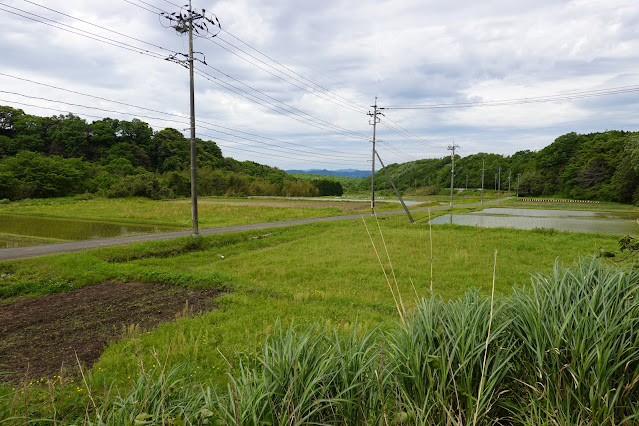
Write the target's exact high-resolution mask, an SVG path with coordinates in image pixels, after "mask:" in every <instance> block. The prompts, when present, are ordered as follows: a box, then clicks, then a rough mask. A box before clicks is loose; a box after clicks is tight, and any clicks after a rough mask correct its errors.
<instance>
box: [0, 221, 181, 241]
mask: <svg viewBox="0 0 639 426" xmlns="http://www.w3.org/2000/svg"><path fill="white" fill-rule="evenodd" d="M175 229H176V228H172V227H168V226H155V225H137V224H129V223H116V222H97V221H90V220H76V219H60V218H50V217H39V216H29V215H0V233H4V234H13V235H24V236H29V237H40V238H53V239H59V240H67V241H69V240H71V241H81V240H91V239H99V238H112V237H120V236H123V235H129V234H151V233H156V232H167V231H173V230H175ZM31 244H33V243H31ZM31 244H29V243H26V244H25V243H23V242H20V241H19V240H17V241H5V243H4V244H2V245H1V246H0V247H6V248H10V247H19V246H21V245H31Z"/></svg>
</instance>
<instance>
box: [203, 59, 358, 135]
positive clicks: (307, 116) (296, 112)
mask: <svg viewBox="0 0 639 426" xmlns="http://www.w3.org/2000/svg"><path fill="white" fill-rule="evenodd" d="M204 65H206V66H207V67H209V68H211V69H213V70H215V71H217V72H219V73H220V74H222V75H224V76H225V77H228V78H230V79H232V80H233V81H236V82H238V83H239V84H241V85H243V86H246V87H248V88H249V89H251V90H253V91H255V92H257V93H259V94H261V95H262V96H264V97H266V98H268V99H272V100H274V101H275V102H277V103H280V104H282V105H284V106H285V107H287V108H289V109H290V111H291V112H292V114H293V115H296V116H298V117H301V118H303V119H305V120H308V119H312V120H316V121H319V122H321V123H323V124H322V125H325V126H328V127H331V128H334V129H338V130H339V131H341V132H345V133H346V134H350V135H351V137H353V136H354V137H357V138H360V139H368V138H367V137H366V136H364V135H360V134H359V133H357V132H355V131H353V130H349V129H346V128H344V127H340V126H337V125H335V124H333V123H330V122H328V121H326V120H322V119H321V118H318V117H314V116H312V115H310V114H308V113H306V112H304V111H302V110H300V109H298V108H295V107H293V106H290V105H288V104H287V103H285V102H282V101H280V100H278V99H275V98H274V97H272V96H270V95H267V94H266V93H264V92H262V91H260V90H258V89H255V88H254V87H252V86H250V85H248V84H246V83H243V82H241V81H240V80H238V79H236V78H234V77H231V76H230V75H228V74H226V73H224V72H222V71H220V70H219V69H217V68H215V67H213V66H211V65H208V64H204ZM198 71H199V72H201V73H203V74H205V75H207V76H209V77H211V78H214V79H216V80H218V81H220V82H222V84H225V85H227V86H231V87H233V88H235V89H237V90H239V91H241V92H243V93H246V94H247V95H249V96H253V97H255V98H257V97H256V96H255V95H252V94H250V93H248V92H246V91H245V90H242V89H239V88H237V87H235V86H232V85H230V84H229V83H226V82H223V81H222V80H219V79H218V78H217V77H214V76H212V75H210V74H208V73H206V72H204V71H202V70H199V69H198ZM235 93H237V92H235ZM257 99H259V98H257ZM249 100H250V99H249ZM263 101H264V102H266V103H268V104H269V105H272V106H274V107H275V108H278V109H284V108H282V107H280V106H278V105H275V104H273V103H272V102H269V101H265V100H263ZM284 110H285V111H287V110H286V109H284ZM287 112H289V111H287Z"/></svg>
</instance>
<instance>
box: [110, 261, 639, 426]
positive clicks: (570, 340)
mask: <svg viewBox="0 0 639 426" xmlns="http://www.w3.org/2000/svg"><path fill="white" fill-rule="evenodd" d="M638 282H639V271H638V270H635V269H623V268H620V267H617V266H607V265H605V264H603V263H602V262H601V261H599V260H595V259H587V260H583V261H581V262H579V263H577V264H576V265H575V266H573V267H572V268H568V269H563V268H561V267H559V266H556V267H555V270H554V271H553V273H552V274H549V275H538V276H535V277H534V278H533V280H532V283H531V284H530V285H529V286H528V287H526V288H522V289H519V290H516V291H515V292H514V293H513V294H512V295H511V296H509V297H505V298H502V299H500V300H499V301H497V302H496V303H495V304H494V306H493V308H494V309H492V311H491V301H492V299H490V298H488V297H483V296H481V295H480V294H479V293H478V292H477V291H475V290H473V291H469V292H467V293H466V295H465V296H464V297H463V298H461V299H459V300H456V301H452V302H444V301H443V300H442V299H441V298H440V297H438V296H433V297H430V298H426V299H422V300H421V301H419V302H418V303H417V305H416V308H415V309H414V310H413V311H411V312H410V314H409V315H408V316H407V318H406V323H405V324H402V323H397V324H396V325H395V327H394V328H393V329H391V330H388V331H385V332H383V331H381V330H379V329H375V330H372V331H370V332H368V333H362V332H361V331H358V330H357V327H354V328H353V330H352V331H351V332H349V333H348V334H346V335H343V334H340V333H338V332H336V331H334V330H330V329H327V328H322V327H319V326H311V327H300V326H290V327H277V328H276V331H275V332H274V334H272V335H271V337H269V338H268V339H267V341H266V343H265V344H264V346H263V349H262V353H261V354H259V356H257V357H256V358H254V359H246V360H244V361H242V362H240V363H239V365H238V366H237V367H236V368H235V369H232V370H231V371H230V372H229V375H230V382H229V385H228V387H227V388H226V389H216V388H213V387H208V386H207V387H201V386H198V385H195V384H192V383H188V382H186V381H184V380H183V377H184V374H183V373H182V372H180V370H179V369H176V370H175V371H173V370H171V371H169V372H167V373H166V375H165V374H164V371H162V375H160V376H158V374H157V372H155V373H153V374H149V373H148V372H142V375H141V376H140V378H138V380H137V382H136V385H135V389H134V390H133V392H132V393H130V394H128V395H126V396H123V397H118V398H117V400H116V402H115V403H114V404H112V405H111V406H110V407H111V408H110V409H108V410H105V411H104V413H105V414H104V415H103V416H102V418H103V419H107V423H109V424H116V423H118V422H120V421H122V422H124V423H130V422H134V423H137V424H144V423H142V422H143V421H148V422H149V423H148V424H151V423H154V424H161V423H163V422H164V423H166V424H225V425H258V424H270V425H301V424H331V425H333V424H334V425H346V424H347V425H354V424H358V425H359V424H371V425H372V424H376V425H377V424H385V425H422V424H435V425H468V424H475V423H476V424H480V425H488V424H491V425H492V424H515V425H551V424H553V425H621V424H636V422H637V419H639V409H638V408H637V406H638V404H639V387H638V386H637V385H638V382H639V324H638V321H639V294H638V293H639V288H638V286H637V283H638ZM207 422H210V423H207ZM124 423H123V424H124Z"/></svg>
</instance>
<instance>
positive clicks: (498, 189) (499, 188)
mask: <svg viewBox="0 0 639 426" xmlns="http://www.w3.org/2000/svg"><path fill="white" fill-rule="evenodd" d="M500 192H501V166H499V179H497V201H499V193H500Z"/></svg>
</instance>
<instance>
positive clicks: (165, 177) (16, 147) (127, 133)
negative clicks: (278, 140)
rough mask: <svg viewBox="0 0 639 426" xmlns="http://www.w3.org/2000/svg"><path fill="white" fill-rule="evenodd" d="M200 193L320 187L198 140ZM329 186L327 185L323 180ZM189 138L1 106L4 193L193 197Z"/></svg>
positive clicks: (0, 191) (285, 192)
mask: <svg viewBox="0 0 639 426" xmlns="http://www.w3.org/2000/svg"><path fill="white" fill-rule="evenodd" d="M196 144H197V145H196V153H197V165H198V171H197V174H198V193H199V194H201V195H231V196H232V195H238V196H245V195H282V196H313V195H319V194H320V192H323V187H321V186H320V185H317V184H314V183H312V182H307V181H303V180H300V179H296V178H294V177H292V176H290V175H288V174H287V173H285V172H284V171H283V170H280V169H277V168H274V167H269V166H265V165H262V164H258V163H255V162H252V161H237V160H234V159H233V158H230V157H224V156H223V155H222V150H221V149H220V148H219V146H218V145H217V144H216V143H215V142H214V141H210V140H201V139H196ZM324 186H325V185H324ZM190 191H191V187H190V143H189V140H188V139H186V138H185V137H184V135H183V134H182V133H181V132H180V131H178V130H176V129H172V128H166V129H163V130H159V131H154V130H153V129H152V128H151V127H150V126H149V125H148V124H147V123H145V122H144V121H141V120H139V119H137V118H134V119H133V120H131V121H127V120H116V119H112V118H104V119H101V120H96V121H93V122H91V123H88V122H87V121H85V120H84V119H82V118H80V117H78V116H76V115H73V114H67V115H58V116H52V117H39V116H35V115H31V114H26V113H25V112H24V111H23V110H21V109H15V108H12V107H9V106H0V199H3V198H6V199H10V200H18V199H24V198H47V197H61V196H68V195H74V194H82V193H91V194H98V195H101V196H106V197H127V196H144V197H149V198H153V199H159V198H171V197H181V196H188V195H190Z"/></svg>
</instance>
